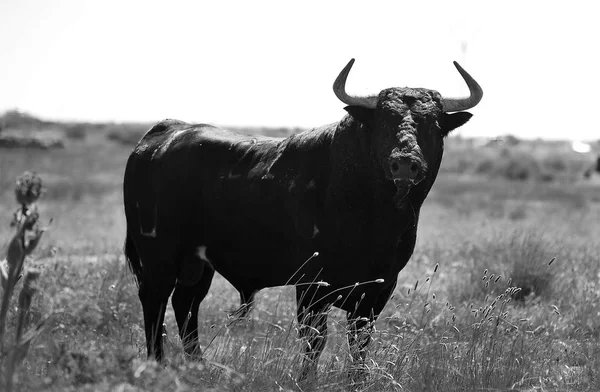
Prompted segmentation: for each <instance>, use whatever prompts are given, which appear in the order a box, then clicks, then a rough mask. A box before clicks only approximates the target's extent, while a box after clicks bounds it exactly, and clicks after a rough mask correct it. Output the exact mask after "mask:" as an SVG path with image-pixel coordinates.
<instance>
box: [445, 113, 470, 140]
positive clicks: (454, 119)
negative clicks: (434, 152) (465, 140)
mask: <svg viewBox="0 0 600 392" xmlns="http://www.w3.org/2000/svg"><path fill="white" fill-rule="evenodd" d="M471 117H473V115H472V114H471V113H469V112H457V113H452V114H447V113H443V114H442V118H441V119H440V121H439V123H440V127H441V128H442V135H444V136H447V135H448V134H449V133H450V131H452V130H454V129H456V128H458V127H460V126H463V125H465V123H466V122H467V121H469V119H470V118H471Z"/></svg>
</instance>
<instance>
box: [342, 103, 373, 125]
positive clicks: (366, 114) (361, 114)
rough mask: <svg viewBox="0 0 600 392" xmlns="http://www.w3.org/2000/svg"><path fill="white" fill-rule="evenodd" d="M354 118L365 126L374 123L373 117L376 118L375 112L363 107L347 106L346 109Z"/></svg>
mask: <svg viewBox="0 0 600 392" xmlns="http://www.w3.org/2000/svg"><path fill="white" fill-rule="evenodd" d="M344 109H345V110H346V111H347V112H348V113H350V115H351V116H352V117H354V118H355V119H356V120H358V121H360V122H361V123H363V124H365V125H370V124H372V123H373V117H374V116H375V110H373V109H367V108H365V107H362V106H346V107H345V108H344Z"/></svg>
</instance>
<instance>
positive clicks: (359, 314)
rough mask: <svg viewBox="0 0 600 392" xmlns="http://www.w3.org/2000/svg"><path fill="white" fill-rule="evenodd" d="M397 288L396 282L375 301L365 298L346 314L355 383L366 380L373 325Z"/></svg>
mask: <svg viewBox="0 0 600 392" xmlns="http://www.w3.org/2000/svg"><path fill="white" fill-rule="evenodd" d="M395 288H396V282H394V283H393V284H391V285H389V286H388V287H386V288H385V289H384V290H383V291H381V292H380V293H379V295H378V296H377V297H376V299H375V301H369V297H368V296H365V297H364V298H363V299H361V301H360V302H359V303H358V304H357V305H356V307H355V310H354V311H353V312H348V313H347V314H346V318H347V321H348V331H347V337H348V345H349V347H350V354H351V356H352V367H351V369H350V372H349V376H350V379H351V380H352V382H354V383H359V382H362V381H364V380H365V379H366V376H367V372H366V369H365V360H366V358H367V350H368V346H369V343H370V342H371V335H372V334H373V325H374V324H375V321H376V320H377V317H378V316H379V314H380V313H381V311H382V310H383V307H384V306H385V304H386V303H387V302H388V300H389V299H390V296H391V295H392V293H393V291H394V289H395Z"/></svg>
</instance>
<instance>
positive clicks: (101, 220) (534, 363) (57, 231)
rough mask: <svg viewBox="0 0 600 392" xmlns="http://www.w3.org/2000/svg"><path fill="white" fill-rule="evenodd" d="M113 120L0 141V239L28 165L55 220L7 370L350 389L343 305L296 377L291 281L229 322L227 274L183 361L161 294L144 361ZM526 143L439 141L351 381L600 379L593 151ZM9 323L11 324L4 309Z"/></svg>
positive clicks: (47, 379)
mask: <svg viewBox="0 0 600 392" xmlns="http://www.w3.org/2000/svg"><path fill="white" fill-rule="evenodd" d="M119 129H120V128H119V126H118V125H114V124H113V125H111V126H110V127H109V126H106V125H102V126H101V125H94V126H90V128H87V127H85V126H82V128H81V129H80V130H79V131H77V132H80V133H82V134H83V135H84V136H83V137H76V138H69V139H67V140H68V144H67V146H66V148H65V149H61V150H30V149H2V151H1V153H0V221H2V222H6V224H5V225H2V226H0V238H2V239H6V240H8V239H10V238H12V237H13V236H14V232H15V229H14V227H12V228H11V227H9V225H8V222H10V220H11V218H12V216H13V212H14V211H13V209H12V206H13V205H14V180H15V178H17V177H18V176H19V175H20V174H21V173H23V171H25V170H36V171H37V172H38V173H39V175H40V176H41V178H43V179H44V188H45V189H46V192H45V194H44V196H43V198H42V203H40V205H39V213H40V215H42V216H46V217H49V216H52V217H54V218H55V222H54V223H53V227H52V230H50V231H48V232H47V233H46V234H44V239H43V241H42V242H41V243H40V244H39V245H38V247H37V248H36V251H35V252H33V253H32V255H31V257H30V258H28V259H27V260H26V261H25V262H26V265H27V266H29V267H31V268H36V269H37V270H38V271H39V272H40V275H39V277H38V279H37V281H36V285H35V287H36V289H37V290H38V292H37V294H36V295H35V296H33V298H32V302H31V306H30V308H29V319H30V324H29V325H30V326H35V325H38V324H39V323H41V322H42V321H44V320H45V324H44V325H45V328H43V329H42V330H40V331H39V333H36V336H35V339H33V340H32V341H31V345H30V347H29V350H28V354H27V355H26V356H25V357H24V358H23V361H22V363H21V366H20V367H19V369H18V371H16V372H15V374H17V375H18V378H17V379H16V383H15V386H16V389H17V388H20V389H19V390H23V391H25V390H26V391H41V390H51V391H64V390H71V391H146V390H150V391H186V390H190V391H191V390H211V388H212V390H219V391H220V390H236V391H271V390H274V391H275V390H276V391H282V390H321V391H338V390H339V391H342V390H348V389H349V388H350V385H349V382H350V381H349V380H348V377H347V371H348V370H350V365H351V363H350V360H349V357H350V355H349V350H348V347H347V343H346V335H345V315H344V314H342V313H341V312H340V311H338V310H335V309H334V310H332V311H331V315H330V323H329V340H328V342H327V346H326V349H325V352H324V354H323V357H322V358H321V362H320V366H319V375H318V381H317V383H315V384H313V385H300V386H298V385H297V384H296V382H295V378H296V376H297V374H298V371H299V365H300V362H301V355H300V347H301V343H300V342H299V341H298V339H297V330H296V329H297V324H296V321H295V304H294V290H293V288H291V287H284V288H274V289H267V290H263V291H262V292H260V293H259V294H258V295H257V304H256V307H255V309H254V310H253V312H252V313H251V315H250V318H249V319H247V320H240V321H236V322H231V320H229V319H228V318H227V312H228V311H231V310H232V309H234V308H236V307H237V306H238V295H237V292H236V291H235V290H234V289H233V288H232V287H231V286H230V285H229V284H228V283H227V282H226V281H225V280H224V279H222V278H221V277H220V276H217V277H215V280H214V282H213V284H212V288H211V291H210V293H209V294H208V296H207V298H206V299H205V301H204V302H203V303H202V305H201V308H200V323H199V325H200V331H201V345H202V347H203V348H204V349H205V361H204V362H201V363H195V362H187V361H186V360H185V357H184V354H183V350H182V347H181V342H180V341H179V338H178V336H177V328H176V324H175V319H174V315H173V313H172V311H171V309H169V310H168V312H167V318H166V321H165V324H166V334H167V336H166V357H167V360H166V364H164V365H158V364H156V363H154V362H147V361H146V360H145V359H146V353H145V340H144V331H143V324H142V313H141V306H140V304H139V300H138V298H137V291H136V287H135V284H134V282H133V279H132V277H131V274H130V273H129V271H128V270H127V267H126V265H125V261H124V258H123V256H122V251H121V248H122V243H123V239H124V232H125V220H124V217H123V212H122V211H123V209H122V196H121V181H122V175H123V170H124V167H125V161H126V159H127V156H128V154H129V152H130V151H131V148H132V144H131V142H127V143H123V142H122V141H121V140H133V139H134V138H133V137H131V136H130V135H124V136H122V137H121V138H115V137H110V138H109V136H108V135H109V134H110V133H114V132H123V133H129V132H131V133H136V132H139V130H135V129H134V127H131V128H129V129H125V128H123V129H121V130H120V131H119ZM136 137H137V136H136ZM116 140H117V141H116ZM536 143H537V144H535V143H534V142H522V143H520V144H518V145H515V146H506V145H505V146H501V147H493V146H488V147H480V146H477V145H475V144H473V143H471V142H470V141H468V140H462V139H454V138H450V139H449V140H448V141H447V150H446V153H445V157H444V162H443V164H442V166H443V170H442V171H441V172H440V174H439V176H438V180H437V182H436V185H435V186H434V188H433V190H432V192H431V194H430V196H429V198H428V199H427V201H426V204H425V206H424V207H423V210H422V216H421V219H420V227H419V238H418V242H417V247H416V250H415V253H414V255H413V257H412V259H411V261H410V263H409V265H408V266H407V268H406V269H405V270H404V271H402V272H401V273H400V276H399V281H398V287H397V289H396V292H395V293H394V296H393V298H392V299H391V301H390V303H389V304H388V305H387V306H386V308H385V309H384V313H383V314H382V315H381V317H380V319H379V320H378V321H377V323H376V324H375V328H376V332H375V336H374V341H373V343H372V345H371V350H370V353H369V357H368V360H367V363H366V367H367V370H368V378H367V380H366V381H365V382H364V383H363V384H362V385H358V386H355V387H356V389H357V390H369V391H388V390H389V391H396V390H397V391H439V390H443V391H466V390H519V391H531V390H544V391H564V390H568V391H595V390H600V372H599V369H600V340H599V338H598V337H599V334H600V283H599V281H600V280H599V277H600V263H599V262H598V260H599V259H600V242H599V241H598V239H597V235H598V233H600V220H599V219H598V217H599V216H600V196H598V195H600V182H599V181H597V179H592V181H585V180H584V179H583V178H581V172H578V170H579V167H584V166H585V165H583V164H584V163H586V161H585V159H589V161H590V162H591V161H592V160H593V157H591V156H589V157H586V158H580V156H578V155H575V154H574V153H571V152H570V150H569V149H566V148H565V145H563V144H560V143H542V142H536ZM524 144H526V145H524ZM567 147H568V145H567ZM521 154H524V155H526V156H527V157H528V159H530V160H527V161H525V160H524V159H523V160H522V159H521V158H520V157H522V156H523V155H521ZM497 160H502V162H508V161H510V160H517V161H519V164H521V163H523V162H526V163H525V164H524V165H525V167H527V168H528V169H527V170H528V171H527V173H539V174H527V175H513V174H507V173H515V172H518V170H513V169H511V170H509V171H505V170H504V169H498V168H503V167H504V166H500V165H499V163H498V162H499V161H497ZM532 161H535V162H536V164H535V165H533V164H531V163H530V162H532ZM485 162H488V163H485ZM490 162H491V163H490ZM581 162H583V163H581ZM486 165H491V168H487V169H486V168H485V167H486ZM578 165H581V166H578ZM534 167H535V169H534ZM537 170H539V172H538V171H537ZM544 173H546V174H548V173H549V174H551V175H552V176H553V177H552V178H551V179H548V178H546V174H544ZM23 283H24V279H21V280H20V281H19V282H18V283H17V285H16V287H15V292H17V293H18V292H19V291H20V290H21V289H22V288H23ZM6 325H7V331H8V333H9V334H10V336H13V335H12V334H14V333H15V332H16V330H17V326H18V310H17V309H15V308H14V307H11V308H10V311H9V313H8V317H7V324H6ZM11 341H12V340H11ZM3 360H4V361H6V360H7V359H6V358H3Z"/></svg>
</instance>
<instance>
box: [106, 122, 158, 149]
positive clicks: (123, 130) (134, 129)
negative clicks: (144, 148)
mask: <svg viewBox="0 0 600 392" xmlns="http://www.w3.org/2000/svg"><path fill="white" fill-rule="evenodd" d="M150 127H151V126H150V125H148V124H110V125H107V126H106V128H105V131H106V138H107V139H108V140H111V141H113V142H116V143H119V144H124V145H135V144H136V143H137V142H139V141H140V139H141V138H142V136H144V134H145V133H146V131H148V129H149V128H150Z"/></svg>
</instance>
